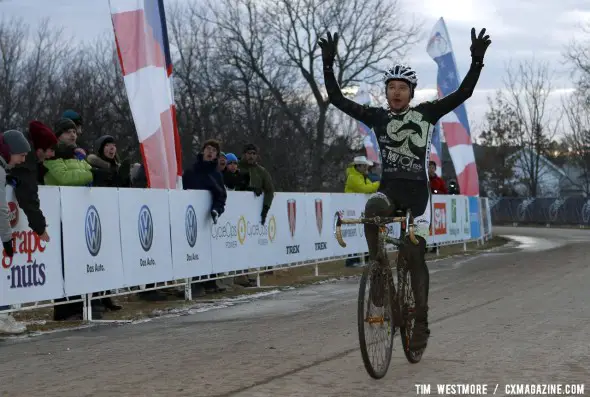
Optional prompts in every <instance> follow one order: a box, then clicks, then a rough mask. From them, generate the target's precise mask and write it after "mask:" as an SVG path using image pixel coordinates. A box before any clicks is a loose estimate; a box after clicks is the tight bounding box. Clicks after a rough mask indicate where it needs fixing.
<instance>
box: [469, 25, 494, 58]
mask: <svg viewBox="0 0 590 397" xmlns="http://www.w3.org/2000/svg"><path fill="white" fill-rule="evenodd" d="M485 33H486V29H485V28H483V29H482V30H481V31H480V32H479V35H477V37H476V36H475V28H471V47H470V49H471V57H472V58H474V60H477V61H480V62H482V61H483V57H484V55H485V53H486V50H487V49H488V47H489V45H490V44H492V40H490V35H487V34H485Z"/></svg>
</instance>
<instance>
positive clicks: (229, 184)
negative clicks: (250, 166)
mask: <svg viewBox="0 0 590 397" xmlns="http://www.w3.org/2000/svg"><path fill="white" fill-rule="evenodd" d="M226 159H227V165H226V167H225V171H224V172H223V183H224V184H225V187H226V189H227V190H238V191H240V190H246V187H247V181H246V177H245V176H244V174H243V173H242V172H240V169H239V168H238V158H237V157H236V155H235V154H233V153H228V154H227V156H226Z"/></svg>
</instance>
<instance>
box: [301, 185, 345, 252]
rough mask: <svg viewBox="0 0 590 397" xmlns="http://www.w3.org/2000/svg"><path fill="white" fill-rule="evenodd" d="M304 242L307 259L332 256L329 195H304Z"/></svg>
mask: <svg viewBox="0 0 590 397" xmlns="http://www.w3.org/2000/svg"><path fill="white" fill-rule="evenodd" d="M304 197H305V211H306V219H307V221H306V223H305V232H304V236H305V240H304V242H303V244H305V245H306V248H305V250H306V252H307V253H308V255H307V256H308V259H320V258H326V257H330V256H332V255H333V247H334V244H338V243H337V242H336V241H335V240H334V233H333V232H332V230H333V225H332V223H333V221H334V217H333V215H334V212H332V203H331V200H330V194H329V193H305V196H304Z"/></svg>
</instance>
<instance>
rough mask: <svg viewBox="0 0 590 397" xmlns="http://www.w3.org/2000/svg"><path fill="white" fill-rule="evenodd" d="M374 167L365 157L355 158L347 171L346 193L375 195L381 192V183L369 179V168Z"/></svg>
mask: <svg viewBox="0 0 590 397" xmlns="http://www.w3.org/2000/svg"><path fill="white" fill-rule="evenodd" d="M372 165H373V162H372V161H371V160H368V159H367V158H366V157H365V156H358V157H355V158H354V160H353V161H352V164H350V165H349V166H348V168H347V169H346V184H345V185H344V193H375V192H377V190H379V181H377V182H372V181H371V179H369V177H368V174H369V167H371V166H372Z"/></svg>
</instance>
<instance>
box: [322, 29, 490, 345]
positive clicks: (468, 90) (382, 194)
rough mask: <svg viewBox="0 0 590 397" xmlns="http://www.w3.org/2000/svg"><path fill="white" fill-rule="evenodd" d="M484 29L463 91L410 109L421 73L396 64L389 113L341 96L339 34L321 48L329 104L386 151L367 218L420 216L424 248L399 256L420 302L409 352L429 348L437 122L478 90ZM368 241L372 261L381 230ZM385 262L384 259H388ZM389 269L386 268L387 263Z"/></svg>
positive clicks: (388, 84)
mask: <svg viewBox="0 0 590 397" xmlns="http://www.w3.org/2000/svg"><path fill="white" fill-rule="evenodd" d="M485 31H486V30H485V29H482V30H481V32H480V33H479V35H478V36H476V35H475V29H474V28H473V29H471V67H470V68H469V71H468V72H467V75H466V76H465V79H463V82H462V83H461V85H460V87H459V89H458V90H457V91H455V92H453V93H452V94H449V95H448V96H446V97H444V98H441V99H437V100H434V101H428V102H423V103H421V104H419V105H417V106H414V107H411V106H410V100H411V99H412V98H413V97H414V92H415V90H416V86H417V84H418V79H417V77H416V72H415V71H414V70H412V68H410V67H409V66H407V65H404V64H396V65H394V66H393V67H391V68H390V69H388V70H387V71H385V74H384V75H383V83H384V85H385V96H386V98H387V104H388V108H387V109H384V108H379V107H369V106H363V105H360V104H358V103H356V102H354V101H351V100H349V99H347V98H345V97H344V95H342V92H341V91H340V87H339V85H338V82H337V80H336V77H335V76H334V69H333V65H334V60H335V58H336V54H337V49H338V33H334V37H332V35H331V34H330V33H329V32H328V35H327V38H326V39H324V38H322V39H320V40H319V41H318V44H319V46H320V47H321V49H322V60H323V66H324V79H325V84H326V90H327V92H328V97H329V99H330V103H332V105H334V106H335V107H337V108H338V109H340V110H341V111H343V112H344V113H346V114H347V115H349V116H350V117H352V118H354V119H356V120H358V121H361V122H363V123H364V124H365V125H367V126H368V127H369V128H372V129H373V131H375V135H376V137H377V141H378V142H379V147H380V150H381V157H382V159H383V164H382V177H381V186H380V188H379V191H378V192H377V193H375V194H374V195H372V196H371V197H370V198H369V200H368V201H367V204H366V206H365V216H366V217H374V216H392V215H393V213H394V211H395V210H396V209H400V210H405V209H408V208H409V209H410V210H411V211H412V215H413V216H414V217H415V219H414V222H415V224H416V237H417V238H418V241H419V244H418V245H414V244H412V243H410V242H407V243H406V244H404V245H403V246H402V252H400V255H405V257H406V259H407V262H408V264H409V265H410V274H411V279H412V289H413V291H414V298H415V301H416V322H415V325H414V332H413V337H412V340H411V342H410V345H411V346H410V347H411V348H412V349H413V350H418V349H421V348H425V347H426V344H427V341H428V337H429V335H430V330H429V329H428V287H429V282H430V280H429V274H428V267H427V265H426V260H425V255H426V237H427V236H428V234H429V227H430V205H429V201H430V189H429V180H428V172H427V171H428V161H429V156H430V141H431V137H432V131H433V129H434V125H435V124H436V122H437V121H438V120H439V119H440V118H441V117H443V116H444V115H445V114H447V113H450V112H452V111H453V110H454V109H455V108H456V107H458V106H459V105H461V104H462V103H463V102H465V101H466V100H467V99H468V98H469V97H471V95H472V94H473V91H474V89H475V86H476V84H477V81H478V79H479V75H480V73H481V69H482V68H483V66H484V64H483V58H484V55H485V52H486V50H487V48H488V46H489V45H490V44H491V40H490V37H489V35H485ZM364 227H365V236H366V239H367V244H368V247H369V255H370V258H371V260H375V258H376V256H377V247H378V233H379V230H378V228H377V226H375V225H369V224H365V226H364ZM384 259H385V258H384ZM381 265H382V266H387V265H388V264H387V263H382V264H381Z"/></svg>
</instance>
